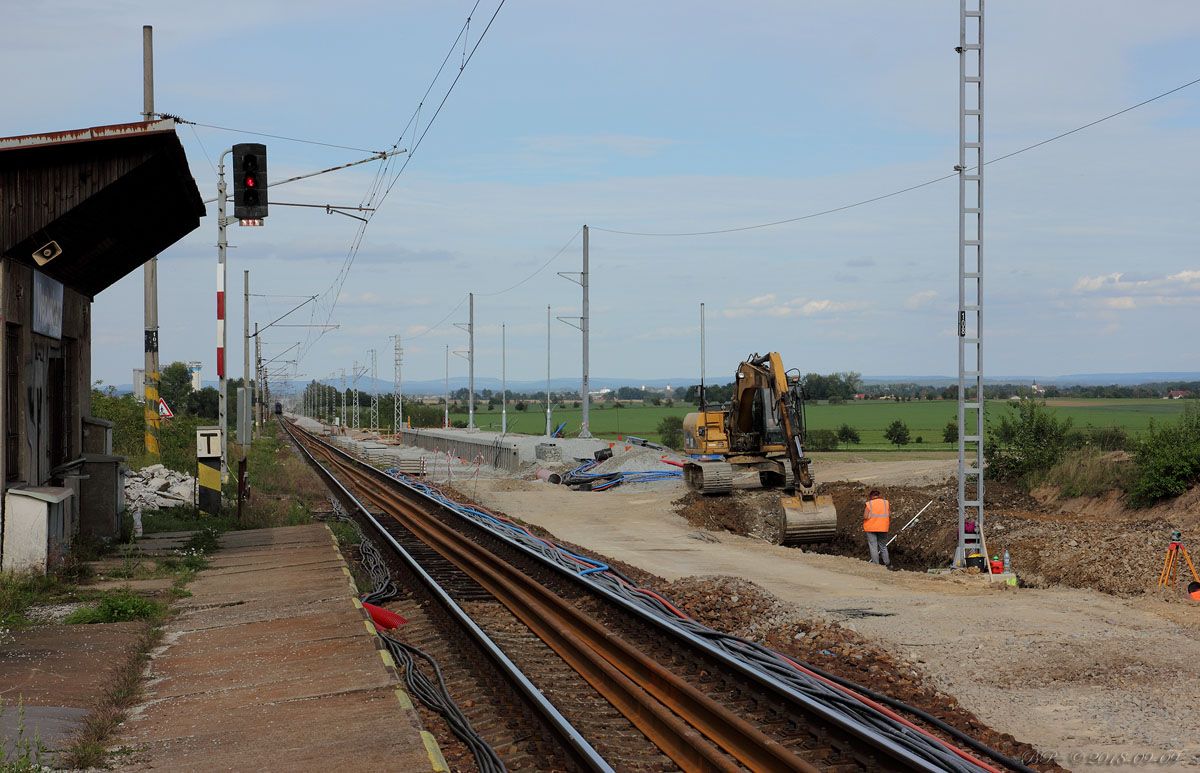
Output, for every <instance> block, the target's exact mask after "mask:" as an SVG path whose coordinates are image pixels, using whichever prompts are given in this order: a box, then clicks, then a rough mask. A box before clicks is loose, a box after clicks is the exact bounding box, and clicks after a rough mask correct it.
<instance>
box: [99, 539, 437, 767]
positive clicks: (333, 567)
mask: <svg viewBox="0 0 1200 773" xmlns="http://www.w3.org/2000/svg"><path fill="white" fill-rule="evenodd" d="M221 542H222V548H223V549H222V550H221V552H219V553H217V554H215V555H214V556H213V558H212V560H211V562H210V568H208V569H206V570H204V571H203V572H201V573H200V574H199V576H198V577H197V578H196V580H195V581H193V582H192V583H191V585H190V586H189V590H190V591H191V593H192V596H191V597H190V598H187V599H183V600H182V601H181V602H179V605H178V610H179V611H178V614H177V615H176V616H175V617H174V618H172V620H171V622H170V623H169V624H168V626H167V631H166V635H165V638H164V646H163V648H162V650H161V651H160V652H159V653H157V654H156V656H155V658H154V660H153V661H152V663H151V666H150V677H151V682H150V684H149V686H148V688H147V694H146V700H145V702H144V703H143V705H142V706H140V707H138V709H137V710H136V711H135V712H134V715H133V716H132V717H131V719H130V720H129V721H127V722H126V724H125V730H124V733H123V736H122V738H121V739H120V743H122V744H125V745H128V746H131V747H133V748H135V749H136V751H135V753H134V754H133V756H132V758H131V759H130V760H129V761H128V763H126V765H125V768H126V769H135V770H154V769H170V770H235V769H236V770H331V769H335V768H336V769H342V770H351V769H352V770H365V769H370V768H376V769H386V770H405V771H410V770H411V771H420V770H431V769H432V767H433V765H432V763H431V761H430V758H429V754H428V752H427V750H426V746H425V740H424V739H423V738H422V736H421V730H422V728H421V724H420V719H419V717H418V715H417V714H416V712H415V711H413V710H412V709H405V708H403V707H402V704H401V702H400V700H399V699H398V696H397V692H396V691H397V690H398V689H399V687H400V685H399V683H398V680H397V679H396V676H395V674H394V672H393V670H392V669H391V668H389V667H388V666H386V665H385V662H384V660H383V658H381V657H380V653H379V650H377V649H376V641H377V637H376V636H375V635H374V633H373V632H372V631H371V630H370V629H369V627H368V626H367V625H366V623H365V616H364V614H363V612H362V610H361V608H360V607H359V606H358V605H356V604H355V602H354V591H353V586H352V584H351V581H350V577H349V570H348V569H347V567H346V564H345V562H344V561H343V560H342V557H341V554H340V553H339V552H338V551H337V548H336V546H335V545H334V543H333V541H332V535H331V534H330V532H329V530H328V529H327V528H325V527H324V526H323V525H316V526H294V527H285V528H280V529H261V530H255V531H244V532H230V533H227V534H225V535H223V536H222V540H221Z"/></svg>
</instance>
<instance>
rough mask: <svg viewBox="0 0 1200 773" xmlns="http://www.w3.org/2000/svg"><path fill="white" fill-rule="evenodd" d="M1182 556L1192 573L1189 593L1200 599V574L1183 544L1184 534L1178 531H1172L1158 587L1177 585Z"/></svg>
mask: <svg viewBox="0 0 1200 773" xmlns="http://www.w3.org/2000/svg"><path fill="white" fill-rule="evenodd" d="M1181 557H1182V560H1183V561H1186V562H1187V565H1188V569H1189V570H1190V571H1191V573H1192V582H1191V583H1189V584H1188V595H1189V596H1191V597H1192V598H1194V599H1196V600H1197V601H1200V574H1197V573H1196V565H1195V564H1193V563H1192V557H1191V555H1190V554H1189V553H1188V550H1187V548H1186V547H1184V545H1183V534H1182V533H1180V532H1178V531H1174V532H1171V544H1170V545H1167V554H1166V556H1165V557H1164V558H1163V568H1162V571H1161V572H1160V573H1159V575H1158V587H1160V588H1173V587H1175V584H1176V583H1177V582H1178V581H1179V564H1180V559H1181Z"/></svg>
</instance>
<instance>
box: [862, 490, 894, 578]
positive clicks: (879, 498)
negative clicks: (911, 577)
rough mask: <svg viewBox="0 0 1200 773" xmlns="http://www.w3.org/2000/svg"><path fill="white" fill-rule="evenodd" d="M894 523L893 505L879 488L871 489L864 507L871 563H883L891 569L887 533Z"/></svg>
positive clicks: (864, 527) (864, 524) (864, 528)
mask: <svg viewBox="0 0 1200 773" xmlns="http://www.w3.org/2000/svg"><path fill="white" fill-rule="evenodd" d="M891 525H892V505H891V503H889V502H888V501H887V500H886V499H884V498H883V495H882V494H880V493H879V489H871V493H870V496H869V497H868V498H867V506H866V507H865V508H863V531H865V532H866V533H867V547H868V548H869V549H870V551H871V563H873V564H878V563H881V560H880V559H882V563H883V565H884V566H886V567H888V568H889V569H890V568H891V566H892V561H891V558H889V557H888V549H887V533H888V528H889V527H890V526H891Z"/></svg>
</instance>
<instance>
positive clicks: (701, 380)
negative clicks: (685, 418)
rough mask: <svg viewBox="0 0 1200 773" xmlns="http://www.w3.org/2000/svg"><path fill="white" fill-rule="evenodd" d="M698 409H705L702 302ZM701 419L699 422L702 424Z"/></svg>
mask: <svg viewBox="0 0 1200 773" xmlns="http://www.w3.org/2000/svg"><path fill="white" fill-rule="evenodd" d="M700 410H702V411H703V410H705V402H704V302H703V301H701V302H700ZM703 423H704V422H703V421H701V424H702V425H703Z"/></svg>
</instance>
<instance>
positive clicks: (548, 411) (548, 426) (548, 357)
mask: <svg viewBox="0 0 1200 773" xmlns="http://www.w3.org/2000/svg"><path fill="white" fill-rule="evenodd" d="M550 425H551V420H550V304H546V437H550V433H551V431H552V430H551V428H550Z"/></svg>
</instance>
